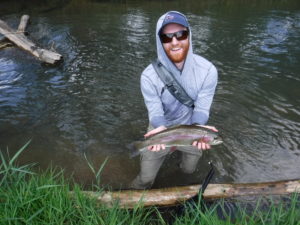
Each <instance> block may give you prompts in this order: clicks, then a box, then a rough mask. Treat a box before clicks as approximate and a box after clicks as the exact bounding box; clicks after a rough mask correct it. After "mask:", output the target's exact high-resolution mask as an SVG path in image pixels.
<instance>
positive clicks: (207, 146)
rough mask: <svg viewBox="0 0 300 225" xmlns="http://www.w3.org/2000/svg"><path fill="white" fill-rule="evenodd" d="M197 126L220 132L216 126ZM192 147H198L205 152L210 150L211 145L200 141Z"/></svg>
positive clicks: (195, 142)
mask: <svg viewBox="0 0 300 225" xmlns="http://www.w3.org/2000/svg"><path fill="white" fill-rule="evenodd" d="M197 126H200V127H205V128H208V129H211V130H212V131H214V132H218V130H217V128H215V127H214V126H206V125H197ZM192 145H193V146H195V147H197V148H198V149H199V150H203V151H205V150H208V149H210V144H208V143H206V142H204V141H203V140H201V139H200V140H198V141H194V142H193V144H192Z"/></svg>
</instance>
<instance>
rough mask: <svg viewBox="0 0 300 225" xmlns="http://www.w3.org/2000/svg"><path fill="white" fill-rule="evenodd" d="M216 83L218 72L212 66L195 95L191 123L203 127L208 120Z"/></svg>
mask: <svg viewBox="0 0 300 225" xmlns="http://www.w3.org/2000/svg"><path fill="white" fill-rule="evenodd" d="M217 82H218V72H217V69H216V67H215V66H214V65H212V66H211V67H210V68H209V70H208V73H207V76H206V79H205V80H204V82H203V85H202V87H201V89H200V91H199V93H198V95H197V99H196V101H195V108H194V112H193V116H192V123H198V124H201V125H204V124H206V123H207V121H208V118H209V110H210V107H211V104H212V101H213V97H214V94H215V89H216V86H217Z"/></svg>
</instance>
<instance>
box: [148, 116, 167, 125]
mask: <svg viewBox="0 0 300 225" xmlns="http://www.w3.org/2000/svg"><path fill="white" fill-rule="evenodd" d="M150 124H151V125H152V126H153V127H154V128H157V127H159V126H166V120H165V118H164V117H163V116H155V117H153V118H152V119H151V120H150Z"/></svg>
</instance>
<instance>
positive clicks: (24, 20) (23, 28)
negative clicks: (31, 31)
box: [17, 15, 29, 35]
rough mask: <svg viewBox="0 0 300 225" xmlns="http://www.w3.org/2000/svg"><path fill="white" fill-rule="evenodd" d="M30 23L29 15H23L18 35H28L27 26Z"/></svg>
mask: <svg viewBox="0 0 300 225" xmlns="http://www.w3.org/2000/svg"><path fill="white" fill-rule="evenodd" d="M28 22H29V16H28V15H23V16H22V17H21V20H20V24H19V26H18V30H17V31H18V33H19V32H21V33H24V34H25V35H26V27H27V24H28Z"/></svg>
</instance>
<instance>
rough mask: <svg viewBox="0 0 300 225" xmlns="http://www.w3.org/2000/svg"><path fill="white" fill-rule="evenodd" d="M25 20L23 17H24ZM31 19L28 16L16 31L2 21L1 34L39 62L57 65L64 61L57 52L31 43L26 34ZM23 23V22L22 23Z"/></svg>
mask: <svg viewBox="0 0 300 225" xmlns="http://www.w3.org/2000/svg"><path fill="white" fill-rule="evenodd" d="M22 18H23V17H22ZM28 19H29V17H28V18H27V17H26V16H25V17H24V18H23V20H21V23H20V25H19V28H18V30H19V29H20V31H15V30H13V29H12V28H10V27H9V26H8V25H7V24H6V23H5V22H4V21H2V20H0V33H1V34H3V35H4V36H5V37H6V38H7V39H9V40H10V41H11V42H13V43H14V44H16V45H17V46H18V47H20V48H22V49H24V50H25V51H28V52H30V53H31V54H32V55H34V56H35V57H37V58H38V59H39V60H41V61H42V62H45V63H49V64H56V63H58V62H61V61H62V59H63V58H62V56H61V55H60V54H58V53H56V52H52V51H49V50H46V49H42V48H40V47H37V46H36V45H35V44H34V43H33V42H32V41H30V40H29V39H28V38H27V37H26V36H25V35H24V34H23V32H24V30H25V28H26V25H27V22H28ZM22 21H23V22H22Z"/></svg>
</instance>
